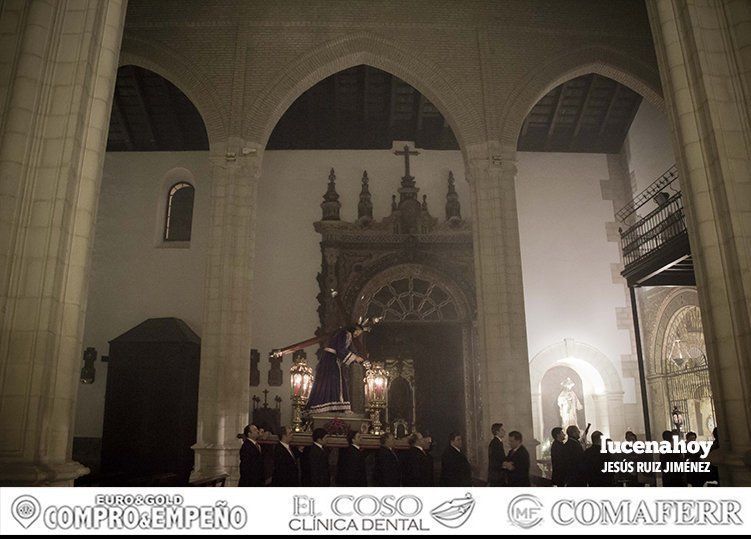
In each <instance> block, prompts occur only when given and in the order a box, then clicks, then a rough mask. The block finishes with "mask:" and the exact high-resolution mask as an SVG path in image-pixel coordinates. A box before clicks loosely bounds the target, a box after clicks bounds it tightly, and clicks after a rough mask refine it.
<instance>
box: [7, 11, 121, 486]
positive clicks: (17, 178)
mask: <svg viewBox="0 0 751 539" xmlns="http://www.w3.org/2000/svg"><path fill="white" fill-rule="evenodd" d="M125 7H126V5H125V1H119V0H113V1H110V2H100V1H98V0H88V1H87V0H79V1H75V2H22V1H9V2H5V4H4V5H3V9H2V24H1V25H0V102H2V103H3V105H4V106H5V109H4V110H2V118H1V121H0V128H1V129H2V131H1V132H0V485H56V486H62V485H71V484H72V482H73V480H74V479H76V478H77V477H79V476H81V475H83V474H85V473H87V472H88V470H87V469H86V468H84V467H83V466H81V465H79V464H77V463H75V462H73V461H72V460H71V453H72V443H73V422H74V417H75V402H76V393H77V389H78V384H79V383H80V382H79V378H80V370H81V364H82V353H83V349H82V342H81V341H82V337H83V323H84V315H85V309H86V293H87V288H88V272H89V266H90V260H91V256H90V255H91V245H92V234H93V231H94V220H95V216H96V206H97V201H98V195H99V184H100V180H101V175H102V167H103V161H104V152H105V150H106V144H107V132H108V128H109V115H110V107H111V104H112V94H113V91H114V83H115V78H116V76H117V64H118V55H119V51H120V41H121V38H122V31H123V22H124V20H125Z"/></svg>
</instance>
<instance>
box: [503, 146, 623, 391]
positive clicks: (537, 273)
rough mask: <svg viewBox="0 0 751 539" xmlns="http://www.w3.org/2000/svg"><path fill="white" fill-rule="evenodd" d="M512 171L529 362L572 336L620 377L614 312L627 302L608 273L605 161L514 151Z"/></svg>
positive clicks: (613, 253) (612, 247)
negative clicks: (594, 351) (596, 352)
mask: <svg viewBox="0 0 751 539" xmlns="http://www.w3.org/2000/svg"><path fill="white" fill-rule="evenodd" d="M518 170H519V172H518V176H517V182H516V197H517V204H518V212H519V235H520V239H521V251H522V272H523V278H524V303H525V309H526V318H527V339H528V347H529V356H530V358H532V357H534V356H535V355H536V354H538V353H539V352H540V351H542V350H543V349H545V348H547V347H548V346H551V345H554V344H557V343H559V342H562V341H563V340H564V339H566V338H571V339H574V340H576V341H579V342H583V343H586V344H589V345H590V346H593V347H595V348H597V349H598V350H600V351H601V352H602V353H603V354H605V355H606V356H607V357H608V358H609V359H610V361H611V362H613V366H614V367H615V369H616V370H617V371H618V372H619V373H620V372H621V368H620V357H621V355H624V354H630V353H631V345H630V342H629V334H628V332H627V331H623V330H619V329H618V326H617V320H616V308H618V307H622V308H625V307H626V306H627V305H626V296H625V294H624V292H623V284H622V283H617V284H616V283H614V282H613V274H612V271H611V264H615V263H617V262H618V261H619V252H618V249H619V246H618V244H617V243H615V242H608V241H607V237H606V231H605V223H606V222H608V221H612V220H613V205H612V203H611V202H610V201H605V200H603V198H602V193H601V190H600V182H601V181H602V180H607V179H608V167H607V159H606V157H605V156H604V155H602V154H563V153H533V152H520V153H519V158H518ZM534 392H535V390H534V389H533V393H534Z"/></svg>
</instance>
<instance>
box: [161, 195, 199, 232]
mask: <svg viewBox="0 0 751 539" xmlns="http://www.w3.org/2000/svg"><path fill="white" fill-rule="evenodd" d="M194 195H195V189H194V188H193V186H192V185H190V184H189V183H187V182H180V183H176V184H175V185H173V186H172V187H171V188H170V190H169V195H168V197H167V217H166V219H165V222H164V241H190V231H191V228H192V227H193V198H194Z"/></svg>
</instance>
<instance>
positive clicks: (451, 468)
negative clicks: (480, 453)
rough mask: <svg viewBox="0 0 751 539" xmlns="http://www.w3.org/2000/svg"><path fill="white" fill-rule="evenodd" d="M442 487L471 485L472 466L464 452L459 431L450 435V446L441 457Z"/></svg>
mask: <svg viewBox="0 0 751 539" xmlns="http://www.w3.org/2000/svg"><path fill="white" fill-rule="evenodd" d="M440 485H441V486H442V487H471V486H472V466H470V464H469V461H468V460H467V457H465V456H464V453H462V437H461V435H460V434H458V433H455V432H453V433H451V434H450V435H449V446H448V447H447V448H446V450H445V451H444V452H443V457H442V458H441V482H440Z"/></svg>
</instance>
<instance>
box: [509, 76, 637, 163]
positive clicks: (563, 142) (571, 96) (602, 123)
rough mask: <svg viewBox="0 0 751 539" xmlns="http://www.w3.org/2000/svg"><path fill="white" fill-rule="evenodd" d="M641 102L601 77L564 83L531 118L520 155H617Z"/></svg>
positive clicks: (521, 140) (521, 138) (525, 127)
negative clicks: (522, 152) (527, 153)
mask: <svg viewBox="0 0 751 539" xmlns="http://www.w3.org/2000/svg"><path fill="white" fill-rule="evenodd" d="M640 104H641V96H640V95H639V94H637V93H636V92H634V91H633V90H631V89H630V88H627V87H626V86H624V85H622V84H619V83H617V82H616V81H614V80H612V79H609V78H607V77H602V76H600V75H595V74H591V75H585V76H583V77H578V78H575V79H571V80H570V81H568V82H564V83H563V84H561V85H560V86H557V87H556V88H554V89H553V90H552V91H551V92H549V93H548V94H547V95H545V96H544V97H543V98H542V99H540V101H538V102H537V104H536V105H535V106H534V107H533V108H532V110H531V111H530V112H529V114H528V115H527V118H526V119H525V120H524V125H523V126H522V130H521V133H520V134H519V140H518V143H517V149H519V150H521V151H525V152H586V153H618V152H620V151H621V147H622V146H623V141H624V139H625V138H626V134H627V133H628V130H629V128H630V127H631V122H633V120H634V116H636V112H637V111H638V110H639V105H640Z"/></svg>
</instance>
